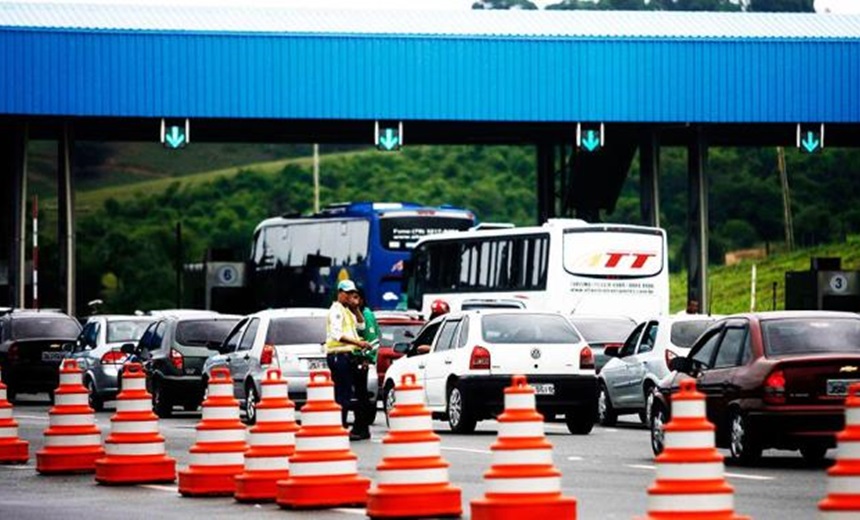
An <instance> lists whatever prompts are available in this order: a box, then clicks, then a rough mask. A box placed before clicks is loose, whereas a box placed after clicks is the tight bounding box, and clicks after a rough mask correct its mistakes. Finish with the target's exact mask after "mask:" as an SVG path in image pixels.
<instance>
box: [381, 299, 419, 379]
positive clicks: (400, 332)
mask: <svg viewBox="0 0 860 520" xmlns="http://www.w3.org/2000/svg"><path fill="white" fill-rule="evenodd" d="M374 315H375V316H376V322H377V323H378V324H379V331H380V338H379V351H378V354H377V357H376V372H377V374H378V375H379V388H380V395H382V391H381V389H382V383H383V381H385V372H386V371H387V370H388V367H389V366H391V363H392V362H394V360H395V359H398V358H401V357H403V352H395V351H394V345H395V344H396V343H409V342H411V341H412V339H413V338H414V337H415V335H416V334H417V333H418V331H419V330H421V327H422V326H423V325H424V320H423V319H421V317H420V316H419V315H418V314H416V313H412V312H397V311H376V312H374Z"/></svg>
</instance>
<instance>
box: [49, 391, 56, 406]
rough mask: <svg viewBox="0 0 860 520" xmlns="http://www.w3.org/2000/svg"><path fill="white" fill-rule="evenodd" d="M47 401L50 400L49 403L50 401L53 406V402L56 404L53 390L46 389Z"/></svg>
mask: <svg viewBox="0 0 860 520" xmlns="http://www.w3.org/2000/svg"><path fill="white" fill-rule="evenodd" d="M48 402H50V403H51V406H53V405H54V404H56V399H55V396H54V391H53V390H49V391H48Z"/></svg>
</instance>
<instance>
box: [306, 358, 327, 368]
mask: <svg viewBox="0 0 860 520" xmlns="http://www.w3.org/2000/svg"><path fill="white" fill-rule="evenodd" d="M327 368H328V363H326V360H325V359H309V360H308V370H325V369H327Z"/></svg>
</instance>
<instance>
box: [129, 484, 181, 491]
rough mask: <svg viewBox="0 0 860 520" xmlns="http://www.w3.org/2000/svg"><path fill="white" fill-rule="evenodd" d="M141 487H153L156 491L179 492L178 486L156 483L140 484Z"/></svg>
mask: <svg viewBox="0 0 860 520" xmlns="http://www.w3.org/2000/svg"><path fill="white" fill-rule="evenodd" d="M138 487H142V488H146V489H154V490H156V491H167V492H168V493H179V488H178V487H176V486H159V485H157V484H140V486H138Z"/></svg>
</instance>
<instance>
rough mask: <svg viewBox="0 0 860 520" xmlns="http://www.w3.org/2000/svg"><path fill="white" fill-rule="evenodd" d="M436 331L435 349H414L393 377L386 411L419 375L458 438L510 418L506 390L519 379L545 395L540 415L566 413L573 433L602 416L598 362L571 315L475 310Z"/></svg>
mask: <svg viewBox="0 0 860 520" xmlns="http://www.w3.org/2000/svg"><path fill="white" fill-rule="evenodd" d="M428 327H437V328H438V330H437V331H436V332H435V334H433V335H432V339H431V340H430V341H431V343H430V344H429V345H427V344H419V342H413V343H412V345H410V347H409V349H408V351H407V355H406V357H403V358H400V359H398V360H397V361H395V362H394V363H393V364H392V365H391V367H389V369H388V371H387V372H386V374H385V383H384V386H383V399H384V403H385V409H386V412H387V411H388V410H389V409H391V406H392V405H393V404H394V392H393V389H394V386H395V384H398V383H400V381H401V377H402V376H403V375H404V374H408V373H412V374H415V375H416V376H417V378H418V381H419V382H420V383H421V384H422V385H423V386H424V392H425V395H426V401H427V404H428V407H429V408H430V410H431V411H432V412H433V415H434V417H436V418H440V419H441V418H445V419H447V420H448V424H449V426H450V427H451V430H452V431H455V432H461V433H466V432H470V431H473V430H474V429H475V425H476V423H477V421H480V420H482V419H491V418H494V417H496V416H497V415H499V414H500V413H501V412H502V411H503V408H504V388H505V387H507V386H510V384H511V376H513V375H515V374H522V375H525V376H527V378H528V381H529V383H530V384H531V385H532V386H534V387H535V389H536V390H537V408H538V411H540V412H541V413H543V414H544V416H545V417H547V418H553V417H555V416H556V415H557V414H564V415H565V418H566V422H567V427H568V429H569V430H570V431H571V433H576V434H587V433H589V432H590V431H591V428H592V427H593V425H594V421H595V419H596V414H597V406H596V397H597V380H596V376H595V373H594V356H593V355H592V353H591V349H590V348H589V347H588V345H587V344H586V343H585V341H584V340H583V339H582V336H581V335H580V334H579V333H578V332H577V331H576V329H575V328H574V326H573V325H572V324H571V323H570V321H569V320H568V319H567V318H566V317H565V316H563V315H561V314H558V313H553V312H545V311H527V310H510V309H507V310H502V309H499V310H473V311H466V312H458V313H450V314H447V315H445V317H444V318H443V319H442V320H434V321H433V322H431V323H429V324H428V325H427V326H425V330H426V329H427V328H428ZM429 336H430V335H428V334H424V333H419V335H418V339H419V340H421V341H420V343H424V342H425V341H426V340H425V338H427V337H429ZM428 347H429V352H428ZM422 352H426V353H422Z"/></svg>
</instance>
